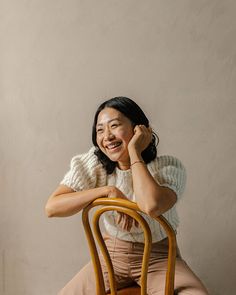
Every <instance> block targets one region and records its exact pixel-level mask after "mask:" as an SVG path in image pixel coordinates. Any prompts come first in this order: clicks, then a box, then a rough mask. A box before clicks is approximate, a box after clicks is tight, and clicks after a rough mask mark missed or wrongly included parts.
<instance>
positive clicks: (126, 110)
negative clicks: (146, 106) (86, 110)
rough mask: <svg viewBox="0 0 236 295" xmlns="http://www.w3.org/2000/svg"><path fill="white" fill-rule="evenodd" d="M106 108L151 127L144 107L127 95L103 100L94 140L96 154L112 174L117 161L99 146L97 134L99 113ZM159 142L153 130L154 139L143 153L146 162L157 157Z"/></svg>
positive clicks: (96, 115) (136, 123)
mask: <svg viewBox="0 0 236 295" xmlns="http://www.w3.org/2000/svg"><path fill="white" fill-rule="evenodd" d="M105 108H113V109H116V110H117V111H119V112H121V113H122V114H123V115H125V116H126V117H127V118H128V119H129V120H130V121H131V123H132V124H133V126H136V125H145V126H146V127H149V120H148V119H147V117H146V115H145V114H144V112H143V111H142V109H141V108H140V107H139V106H138V105H137V104H136V103H135V102H134V101H133V100H132V99H130V98H128V97H125V96H117V97H113V98H111V99H109V100H106V101H105V102H103V103H102V104H101V105H100V106H99V107H98V109H97V111H96V113H95V116H94V122H93V129H92V141H93V144H94V145H95V146H96V150H95V151H94V154H95V155H96V156H97V157H98V160H99V161H100V162H101V163H102V165H103V167H104V168H105V169H106V171H107V173H108V174H111V173H112V172H113V171H114V169H115V167H116V165H117V163H116V162H113V161H111V160H110V159H109V158H108V157H107V156H106V155H105V154H104V153H103V152H102V151H101V150H100V148H99V147H98V144H97V134H96V125H97V119H98V115H99V113H100V112H101V111H102V110H103V109H105ZM158 143H159V137H158V135H157V134H156V133H155V132H154V131H152V141H151V142H150V144H149V145H148V147H147V148H146V149H145V150H144V151H143V152H142V153H141V156H142V158H143V160H144V162H145V163H146V164H148V163H150V162H151V161H152V160H154V159H155V158H156V155H157V145H158Z"/></svg>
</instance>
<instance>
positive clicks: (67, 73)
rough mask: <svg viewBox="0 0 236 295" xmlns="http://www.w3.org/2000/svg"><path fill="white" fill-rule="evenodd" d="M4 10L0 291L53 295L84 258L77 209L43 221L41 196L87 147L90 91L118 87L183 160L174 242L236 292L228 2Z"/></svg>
mask: <svg viewBox="0 0 236 295" xmlns="http://www.w3.org/2000/svg"><path fill="white" fill-rule="evenodd" d="M0 14H1V17H0V20H1V27H0V38H1V49H0V50H1V55H0V69H1V88H0V89H1V93H0V99H1V107H0V123H1V124H0V126H1V130H0V134H1V145H0V149H1V153H0V157H1V158H0V159H1V170H0V171H1V179H0V188H1V206H0V210H1V212H0V224H1V228H0V234H1V236H0V239H1V243H0V250H1V257H0V272H1V275H0V294H3V295H13V294H14V295H15V294H17V295H42V294H43V295H55V294H56V292H57V291H58V290H59V289H60V288H61V287H62V286H63V285H64V284H65V283H66V282H67V281H68V280H69V279H70V278H71V277H72V276H73V275H74V274H75V273H76V272H77V271H78V270H79V269H80V268H81V267H82V265H83V264H84V263H85V262H86V261H88V259H89V254H88V250H87V245H86V240H85V237H84V233H83V230H82V227H81V216H80V214H78V215H77V216H73V217H71V218H61V219H56V218H55V219H50V220H49V219H47V218H46V217H45V215H44V205H45V202H46V200H47V198H48V196H49V194H50V193H51V192H52V191H53V190H54V189H55V188H56V187H57V185H58V183H59V181H60V180H61V178H62V177H63V175H64V173H65V172H66V171H67V169H68V165H69V161H70V158H71V157H72V156H73V155H75V154H76V153H81V152H84V151H86V150H87V149H88V148H89V147H90V145H91V125H92V119H93V114H94V111H95V109H96V107H97V106H98V104H99V103H100V102H101V101H103V100H104V99H108V98H110V97H113V96H117V95H126V96H130V97H131V98H134V99H135V100H136V101H137V102H138V103H139V104H140V105H141V106H142V107H143V109H144V110H145V111H146V113H147V115H148V116H149V117H150V119H151V122H152V125H153V127H154V128H155V129H156V131H157V132H158V134H159V136H160V146H159V153H160V154H172V155H175V156H177V157H178V158H180V159H181V160H182V162H183V163H184V164H185V166H186V168H187V172H188V182H187V188H186V191H185V194H184V198H183V199H182V200H181V202H180V203H179V206H178V209H179V214H180V216H181V225H180V229H179V234H178V240H179V244H180V247H181V250H182V255H183V256H184V257H185V258H186V260H187V262H188V263H189V264H190V265H191V267H192V268H193V269H194V270H195V271H196V273H197V274H198V275H199V276H200V278H201V279H202V280H203V281H204V282H205V284H206V286H207V287H208V288H209V290H210V293H211V294H214V295H232V294H233V293H234V292H235V288H236V284H235V277H236V270H235V264H236V257H235V242H236V237H235V213H236V202H235V194H236V189H235V183H236V181H235V175H236V162H235V157H236V140H235V131H236V130H235V129H236V128H235V126H236V125H235V124H236V116H235V112H236V105H235V104H236V100H235V94H236V86H235V85H236V83H235V78H236V71H235V69H236V55H235V53H236V39H235V26H236V3H235V1H229V0H225V1H219V0H218V1H216V0H212V1H210V0H208V1H206V0H198V1H195V0H192V1H191V0H190V1H184V0H180V1H170V0H153V1H138V0H136V1H135V0H132V1H131V0H127V1H118V0H117V1H114V0H109V1H108V0H107V1H105V0H99V1H96V0H94V1H82V0H81V1H78V0H77V1H75V0H69V1H68V0H67V1H62V0H57V1H55V0H54V1H41V0H32V1H26V0H25V1H17V0H15V1H1V8H0ZM233 290H234V291H233Z"/></svg>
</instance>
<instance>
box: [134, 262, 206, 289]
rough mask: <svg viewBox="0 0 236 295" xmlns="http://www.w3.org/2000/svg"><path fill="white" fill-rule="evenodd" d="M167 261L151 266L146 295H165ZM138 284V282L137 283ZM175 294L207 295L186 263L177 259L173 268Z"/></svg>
mask: <svg viewBox="0 0 236 295" xmlns="http://www.w3.org/2000/svg"><path fill="white" fill-rule="evenodd" d="M166 269H167V260H166V259H165V260H163V261H159V262H157V265H156V266H155V265H152V266H151V269H150V270H149V271H150V272H149V273H148V278H147V289H148V290H147V291H148V295H164V294H165V278H166ZM138 283H139V281H138ZM175 294H179V295H180V294H181V295H208V292H207V290H206V288H205V287H204V285H203V284H202V282H201V281H200V279H199V278H198V277H197V276H196V275H195V274H194V272H193V271H192V270H191V269H190V268H189V266H188V265H187V263H186V262H185V261H184V260H182V259H179V258H177V259H176V266H175Z"/></svg>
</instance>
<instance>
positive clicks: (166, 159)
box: [150, 155, 187, 199]
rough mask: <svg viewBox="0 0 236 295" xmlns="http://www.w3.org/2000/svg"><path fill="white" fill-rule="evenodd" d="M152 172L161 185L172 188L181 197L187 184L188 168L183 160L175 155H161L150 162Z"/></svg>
mask: <svg viewBox="0 0 236 295" xmlns="http://www.w3.org/2000/svg"><path fill="white" fill-rule="evenodd" d="M150 172H151V174H152V175H153V177H154V178H155V180H156V181H157V183H158V184H159V185H161V186H165V187H168V188H170V189H172V190H173V191H174V192H175V193H176V195H177V198H178V199H179V198H180V197H181V196H182V194H183V192H184V189H185V185H186V178H187V177H186V169H185V167H184V165H183V164H182V163H181V161H180V160H179V159H177V158H175V157H173V156H168V155H164V156H160V157H157V158H156V159H155V160H154V161H152V162H151V163H150Z"/></svg>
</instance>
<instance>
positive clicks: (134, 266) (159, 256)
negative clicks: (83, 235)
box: [58, 237, 209, 295]
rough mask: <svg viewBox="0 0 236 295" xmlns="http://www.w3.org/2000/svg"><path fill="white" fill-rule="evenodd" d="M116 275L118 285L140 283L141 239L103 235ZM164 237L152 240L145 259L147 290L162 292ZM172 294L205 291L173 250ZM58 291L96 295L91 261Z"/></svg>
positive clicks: (65, 294)
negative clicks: (146, 261)
mask: <svg viewBox="0 0 236 295" xmlns="http://www.w3.org/2000/svg"><path fill="white" fill-rule="evenodd" d="M105 242H106V245H107V248H108V251H109V253H110V256H111V259H112V262H113V267H114V271H115V275H116V282H117V286H118V288H123V287H125V286H130V285H132V284H134V282H136V283H137V284H139V283H140V275H141V265H142V257H143V248H144V245H143V243H133V242H127V241H122V240H119V239H117V238H113V237H106V239H105ZM167 255H168V239H167V238H166V239H164V240H162V241H160V242H157V243H153V244H152V251H151V255H150V259H149V268H148V280H147V293H148V295H164V291H165V276H166V269H167ZM100 260H101V264H102V269H103V274H104V281H105V286H106V290H107V291H108V290H109V280H108V273H107V270H106V265H105V262H104V260H103V258H102V255H101V254H100ZM175 294H181V295H208V294H209V293H208V292H207V290H206V288H205V287H204V285H203V284H202V282H201V281H200V279H199V278H198V277H197V276H196V275H195V274H194V273H193V271H192V270H191V269H190V268H189V266H188V265H187V263H186V262H185V261H184V260H183V259H182V257H181V255H180V252H179V250H177V256H176V267H175ZM58 295H96V287H95V276H94V270H93V266H92V262H89V263H88V264H87V265H85V266H84V267H83V268H82V269H81V270H80V271H79V273H78V274H77V275H76V276H75V277H74V278H72V280H71V281H70V282H69V283H68V284H67V285H66V286H65V287H64V288H63V289H62V290H61V291H60V292H59V293H58Z"/></svg>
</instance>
